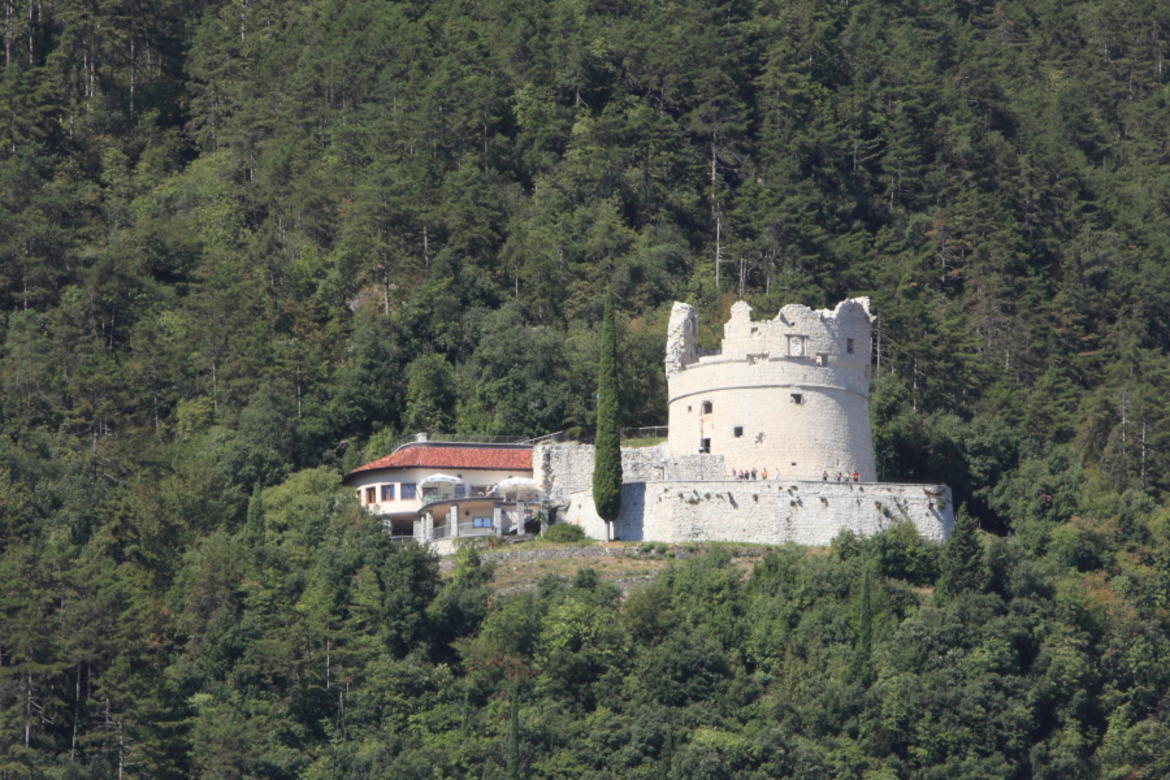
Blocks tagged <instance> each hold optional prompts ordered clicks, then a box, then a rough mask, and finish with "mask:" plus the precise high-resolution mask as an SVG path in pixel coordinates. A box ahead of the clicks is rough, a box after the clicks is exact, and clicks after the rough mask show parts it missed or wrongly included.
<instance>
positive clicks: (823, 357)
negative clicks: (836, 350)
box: [817, 352, 829, 366]
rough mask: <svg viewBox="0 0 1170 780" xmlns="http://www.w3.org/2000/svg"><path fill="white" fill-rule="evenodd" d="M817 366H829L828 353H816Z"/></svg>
mask: <svg viewBox="0 0 1170 780" xmlns="http://www.w3.org/2000/svg"><path fill="white" fill-rule="evenodd" d="M817 365H818V366H827V365H829V353H828V352H818V353H817Z"/></svg>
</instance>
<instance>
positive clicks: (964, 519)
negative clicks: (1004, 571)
mask: <svg viewBox="0 0 1170 780" xmlns="http://www.w3.org/2000/svg"><path fill="white" fill-rule="evenodd" d="M984 580H985V575H984V573H983V548H982V546H981V545H980V544H979V537H978V535H977V534H976V523H975V518H973V517H972V516H970V515H969V514H967V512H960V513H959V515H958V517H956V518H955V528H954V531H953V532H952V533H951V537H950V538H949V539H948V540H947V545H946V547H945V548H944V549H943V557H942V574H941V575H940V576H939V580H938V588H937V590H936V593H937V594H938V596H939V597H940V598H944V599H946V598H950V597H952V596H957V595H958V594H960V593H962V592H963V591H968V590H971V591H979V590H981V589H982V587H983V583H984Z"/></svg>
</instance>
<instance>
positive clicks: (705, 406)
mask: <svg viewBox="0 0 1170 780" xmlns="http://www.w3.org/2000/svg"><path fill="white" fill-rule="evenodd" d="M714 408H715V407H714V406H713V405H712V404H711V402H710V401H704V402H703V414H711V410H712V409H714Z"/></svg>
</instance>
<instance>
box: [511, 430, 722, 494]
mask: <svg viewBox="0 0 1170 780" xmlns="http://www.w3.org/2000/svg"><path fill="white" fill-rule="evenodd" d="M728 473H729V472H728V471H727V468H726V466H725V464H724V462H723V456H722V455H698V454H696V455H679V456H671V455H669V454H668V452H667V448H666V444H660V445H658V446H657V447H624V448H622V480H623V481H624V482H662V481H673V482H706V481H709V480H720V479H726V478H727V476H728ZM532 478H533V479H534V480H535V481H536V484H537V485H538V486H540V489H541V491H542V492H543V493H544V495H545V497H547V498H548V499H549V500H551V501H552V502H553V503H564V502H565V501H567V500H568V497H569V496H570V495H572V494H573V493H577V492H581V491H591V490H592V489H593V445H592V444H538V445H536V446H535V447H533V449H532Z"/></svg>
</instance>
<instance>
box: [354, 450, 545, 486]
mask: <svg viewBox="0 0 1170 780" xmlns="http://www.w3.org/2000/svg"><path fill="white" fill-rule="evenodd" d="M414 467H418V468H427V469H498V470H500V471H531V470H532V448H531V447H526V446H522V447H517V446H511V447H501V446H495V447H487V446H483V445H476V444H455V445H451V444H436V443H434V442H426V443H424V442H419V443H418V444H407V445H404V446H402V447H399V448H398V449H397V450H395V451H394V452H393V453H391V454H390V455H387V456H385V457H382V458H378V459H377V460H375V461H370V462H369V463H367V464H366V465H364V466H358V467H357V468H356V469H354V470H353V471H351V472H349V473H348V474H346V475H345V479H343V480H342V481H343V482H344V481H346V480H348V479H349V478H350V477H353V476H356V475H357V474H361V473H364V472H366V471H376V470H379V469H398V468H414Z"/></svg>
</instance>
